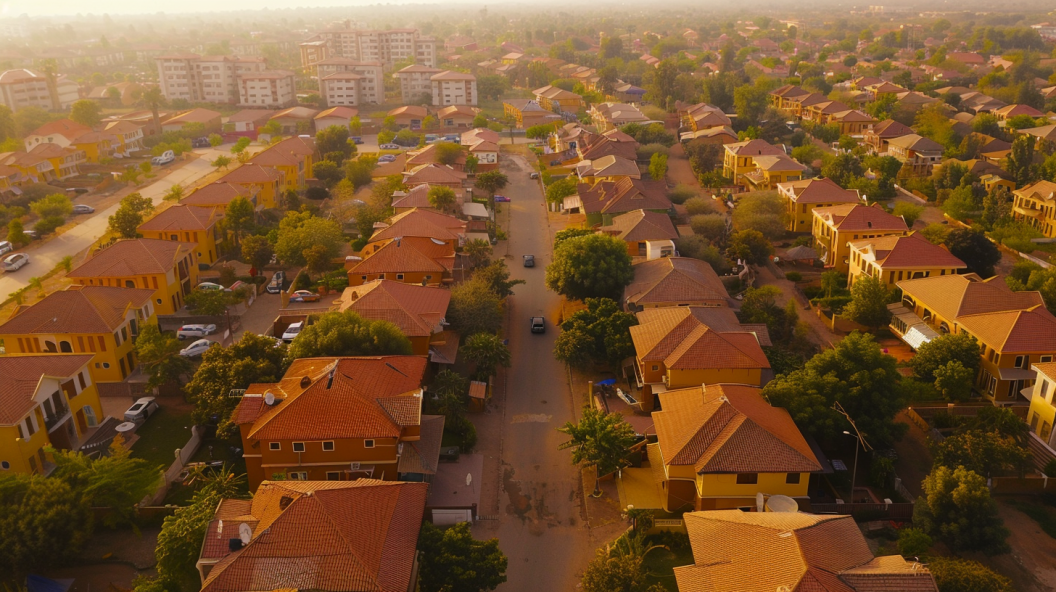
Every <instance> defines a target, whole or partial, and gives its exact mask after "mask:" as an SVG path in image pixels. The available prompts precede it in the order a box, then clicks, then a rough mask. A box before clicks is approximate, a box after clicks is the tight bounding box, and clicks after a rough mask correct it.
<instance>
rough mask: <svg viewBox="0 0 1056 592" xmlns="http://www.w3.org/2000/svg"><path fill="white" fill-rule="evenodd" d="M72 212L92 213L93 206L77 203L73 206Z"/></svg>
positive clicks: (93, 210) (93, 211)
mask: <svg viewBox="0 0 1056 592" xmlns="http://www.w3.org/2000/svg"><path fill="white" fill-rule="evenodd" d="M73 213H74V214H94V213H95V208H93V207H92V206H86V205H84V204H77V205H75V206H73Z"/></svg>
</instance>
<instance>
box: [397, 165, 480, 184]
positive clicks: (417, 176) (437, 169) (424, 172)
mask: <svg viewBox="0 0 1056 592" xmlns="http://www.w3.org/2000/svg"><path fill="white" fill-rule="evenodd" d="M404 177H405V179H404V183H405V184H406V185H420V184H422V183H429V184H434V185H453V184H461V183H462V181H463V180H464V179H465V178H466V174H465V173H463V172H460V171H456V170H455V169H453V168H451V167H449V166H446V165H441V164H423V165H419V166H417V167H415V168H413V169H411V170H410V171H409V172H407V173H404Z"/></svg>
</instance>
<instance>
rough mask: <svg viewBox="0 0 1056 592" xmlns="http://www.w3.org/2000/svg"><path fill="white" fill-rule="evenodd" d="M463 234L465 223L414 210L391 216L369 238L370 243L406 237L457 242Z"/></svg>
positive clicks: (433, 212) (451, 217)
mask: <svg viewBox="0 0 1056 592" xmlns="http://www.w3.org/2000/svg"><path fill="white" fill-rule="evenodd" d="M412 191H413V190H412ZM465 233H466V223H465V222H464V221H462V220H459V219H458V218H456V217H454V216H448V215H447V214H441V213H440V212H435V211H432V210H419V209H414V210H410V211H408V212H402V213H399V214H396V215H395V216H393V217H392V218H391V219H389V225H388V226H386V227H385V228H381V229H379V230H377V231H376V232H375V233H374V234H373V236H371V237H370V241H371V242H375V241H379V240H391V239H396V238H399V237H408V236H413V237H428V238H436V239H440V240H442V241H457V240H458V239H459V237H460V236H462V235H465Z"/></svg>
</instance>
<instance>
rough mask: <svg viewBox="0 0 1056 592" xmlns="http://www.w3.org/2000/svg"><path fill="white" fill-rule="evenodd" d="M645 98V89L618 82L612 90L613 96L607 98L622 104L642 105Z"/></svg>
mask: <svg viewBox="0 0 1056 592" xmlns="http://www.w3.org/2000/svg"><path fill="white" fill-rule="evenodd" d="M644 96H645V89H644V88H641V87H639V86H635V85H633V84H629V83H627V82H618V83H617V84H616V86H614V87H613V89H612V94H611V95H608V96H607V97H606V98H611V99H615V100H616V101H618V102H619V103H622V104H631V105H634V104H639V105H640V104H641V103H642V98H643V97H644Z"/></svg>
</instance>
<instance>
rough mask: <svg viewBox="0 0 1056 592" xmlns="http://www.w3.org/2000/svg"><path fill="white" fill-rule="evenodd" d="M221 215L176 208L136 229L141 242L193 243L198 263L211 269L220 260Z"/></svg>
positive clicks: (183, 206)
mask: <svg viewBox="0 0 1056 592" xmlns="http://www.w3.org/2000/svg"><path fill="white" fill-rule="evenodd" d="M221 218H223V211H221V210H219V209H217V208H202V207H194V206H189V205H187V204H183V203H181V204H176V205H174V206H172V207H169V208H166V209H164V210H161V211H160V212H158V213H157V214H154V215H153V216H152V217H151V218H150V219H148V220H146V221H144V222H143V223H142V224H140V225H139V227H138V228H137V229H136V230H137V231H138V232H139V234H140V235H142V236H143V237H144V238H153V239H158V240H169V241H177V242H184V243H195V244H196V245H197V248H196V249H195V252H196V253H197V255H198V261H199V262H200V263H205V264H208V265H212V264H213V263H215V262H216V260H217V259H219V258H220V241H221V240H223V235H222V234H221V232H220V226H219V225H218V224H217V223H218V222H219V221H220V219H221Z"/></svg>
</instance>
